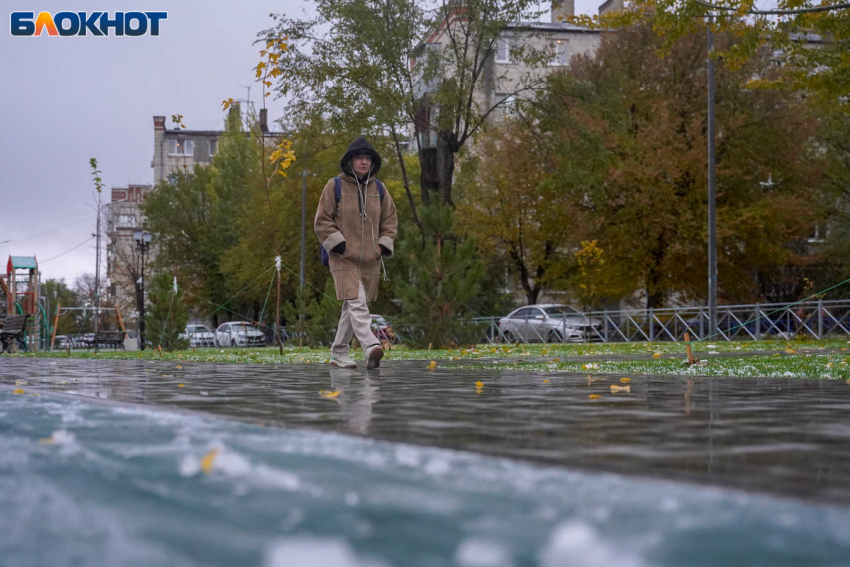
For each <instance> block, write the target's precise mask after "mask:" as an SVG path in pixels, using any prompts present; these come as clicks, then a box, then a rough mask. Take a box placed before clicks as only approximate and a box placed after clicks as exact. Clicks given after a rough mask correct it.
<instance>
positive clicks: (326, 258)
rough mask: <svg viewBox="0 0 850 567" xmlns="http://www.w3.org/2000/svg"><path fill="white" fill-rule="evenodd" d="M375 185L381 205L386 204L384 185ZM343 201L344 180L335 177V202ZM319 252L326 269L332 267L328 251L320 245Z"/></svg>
mask: <svg viewBox="0 0 850 567" xmlns="http://www.w3.org/2000/svg"><path fill="white" fill-rule="evenodd" d="M375 185H377V186H378V197H380V199H381V204H383V203H384V184H383V183H381V182H380V181H378V180H377V179H376V180H375ZM340 199H342V179H340V178H339V177H334V202H335V203H336V204H337V205H339V200H340ZM319 250H321V254H322V265H323V266H324V267H326V268H327V267H330V262H331V258H330V256H328V251H327V250H325V247H324V246H322V245H321V244H319Z"/></svg>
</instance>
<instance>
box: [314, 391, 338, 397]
mask: <svg viewBox="0 0 850 567" xmlns="http://www.w3.org/2000/svg"><path fill="white" fill-rule="evenodd" d="M319 395H320V396H322V397H323V398H331V399H333V398H336V397H337V396H339V390H334V391H333V392H332V391H330V390H320V391H319Z"/></svg>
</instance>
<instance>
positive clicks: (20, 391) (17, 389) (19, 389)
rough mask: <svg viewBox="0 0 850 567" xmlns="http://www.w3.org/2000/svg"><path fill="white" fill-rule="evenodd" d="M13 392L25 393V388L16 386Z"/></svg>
mask: <svg viewBox="0 0 850 567" xmlns="http://www.w3.org/2000/svg"><path fill="white" fill-rule="evenodd" d="M12 393H13V394H23V393H24V389H23V388H15V389H14V390H12Z"/></svg>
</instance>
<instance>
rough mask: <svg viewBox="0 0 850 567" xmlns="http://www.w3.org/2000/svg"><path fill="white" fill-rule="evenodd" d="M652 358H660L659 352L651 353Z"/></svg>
mask: <svg viewBox="0 0 850 567" xmlns="http://www.w3.org/2000/svg"><path fill="white" fill-rule="evenodd" d="M652 358H661V353H660V352H656V353H655V354H653V355H652Z"/></svg>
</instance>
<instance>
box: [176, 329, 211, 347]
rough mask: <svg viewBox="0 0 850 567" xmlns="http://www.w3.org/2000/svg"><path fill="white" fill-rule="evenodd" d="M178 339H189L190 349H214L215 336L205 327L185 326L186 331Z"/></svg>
mask: <svg viewBox="0 0 850 567" xmlns="http://www.w3.org/2000/svg"><path fill="white" fill-rule="evenodd" d="M180 337H181V338H184V339H189V346H191V347H214V346H215V335H214V334H213V332H212V331H210V330H209V329H208V328H207V327H206V326H205V325H186V331H185V332H184V333H180Z"/></svg>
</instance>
